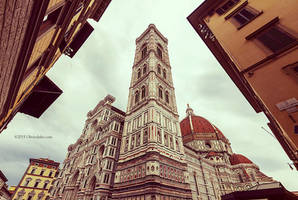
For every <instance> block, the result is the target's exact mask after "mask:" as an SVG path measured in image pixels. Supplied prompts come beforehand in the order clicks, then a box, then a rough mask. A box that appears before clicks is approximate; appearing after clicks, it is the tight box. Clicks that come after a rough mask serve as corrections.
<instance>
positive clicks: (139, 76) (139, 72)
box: [138, 69, 141, 79]
mask: <svg viewBox="0 0 298 200" xmlns="http://www.w3.org/2000/svg"><path fill="white" fill-rule="evenodd" d="M139 78H141V69H138V79H139Z"/></svg>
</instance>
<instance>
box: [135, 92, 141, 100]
mask: <svg viewBox="0 0 298 200" xmlns="http://www.w3.org/2000/svg"><path fill="white" fill-rule="evenodd" d="M139 97H140V94H139V91H138V90H137V91H136V93H135V103H138V102H139Z"/></svg>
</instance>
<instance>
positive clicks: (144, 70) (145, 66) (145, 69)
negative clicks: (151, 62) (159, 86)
mask: <svg viewBox="0 0 298 200" xmlns="http://www.w3.org/2000/svg"><path fill="white" fill-rule="evenodd" d="M146 72H147V65H144V67H143V74H146Z"/></svg>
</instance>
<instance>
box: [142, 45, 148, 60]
mask: <svg viewBox="0 0 298 200" xmlns="http://www.w3.org/2000/svg"><path fill="white" fill-rule="evenodd" d="M146 55H147V46H146V44H144V45H143V46H142V58H145V56H146Z"/></svg>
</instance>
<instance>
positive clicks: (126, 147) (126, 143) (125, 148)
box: [124, 137, 129, 152]
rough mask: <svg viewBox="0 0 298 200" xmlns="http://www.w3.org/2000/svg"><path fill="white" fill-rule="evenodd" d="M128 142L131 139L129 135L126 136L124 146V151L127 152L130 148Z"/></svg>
mask: <svg viewBox="0 0 298 200" xmlns="http://www.w3.org/2000/svg"><path fill="white" fill-rule="evenodd" d="M128 143H129V139H128V137H127V138H126V141H125V147H124V152H126V151H127V150H128Z"/></svg>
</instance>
